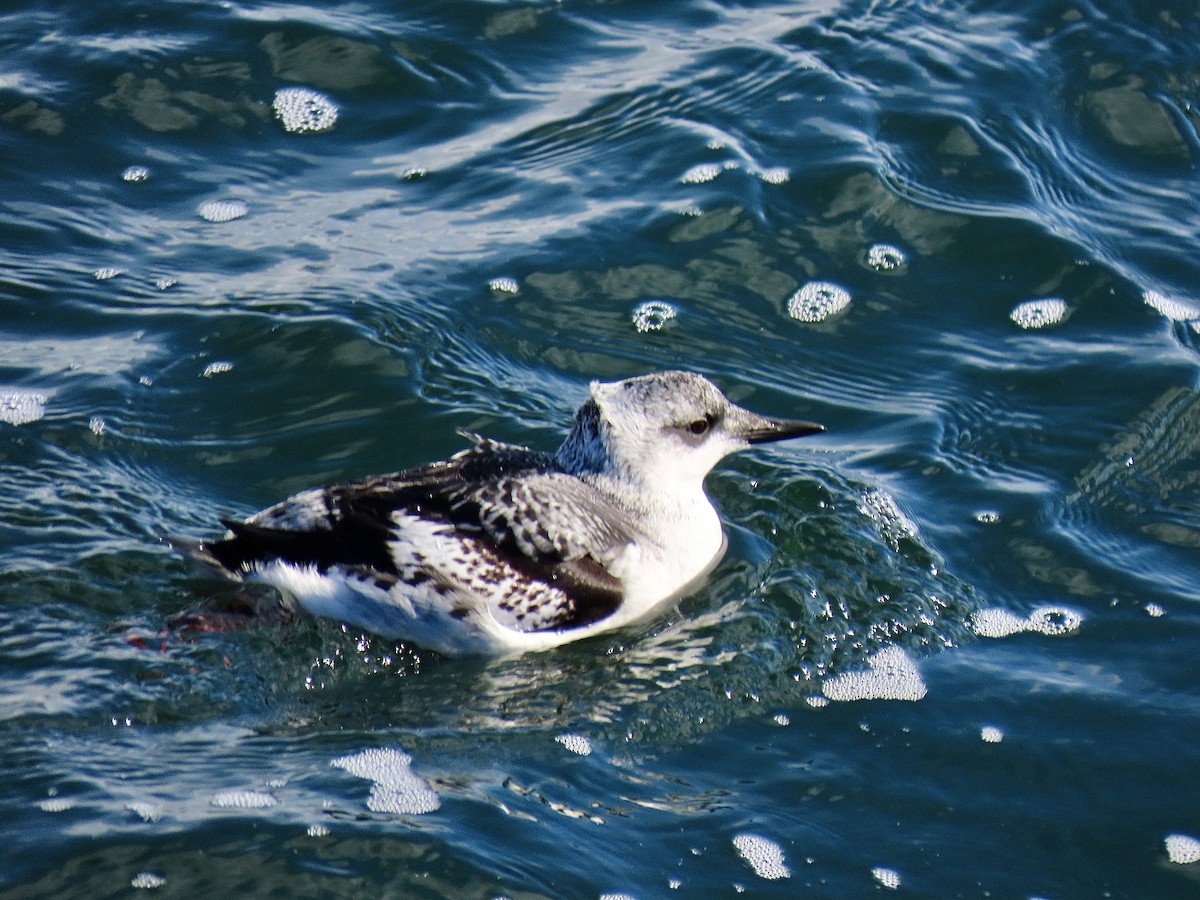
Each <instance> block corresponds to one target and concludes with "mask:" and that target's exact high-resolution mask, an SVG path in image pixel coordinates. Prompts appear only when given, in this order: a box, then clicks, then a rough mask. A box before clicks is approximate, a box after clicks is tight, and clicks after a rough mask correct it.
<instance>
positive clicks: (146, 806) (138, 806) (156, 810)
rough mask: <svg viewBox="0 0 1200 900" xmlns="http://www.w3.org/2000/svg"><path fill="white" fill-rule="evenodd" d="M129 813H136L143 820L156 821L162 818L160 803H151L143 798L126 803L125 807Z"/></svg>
mask: <svg viewBox="0 0 1200 900" xmlns="http://www.w3.org/2000/svg"><path fill="white" fill-rule="evenodd" d="M125 808H126V809H127V810H129V811H130V812H131V813H134V814H135V815H137V816H138V817H139V818H140V819H141V820H142V821H143V822H157V821H158V820H159V819H161V818H162V804H161V803H151V802H148V801H145V800H137V801H135V802H133V803H130V804H127V805H126V807H125Z"/></svg>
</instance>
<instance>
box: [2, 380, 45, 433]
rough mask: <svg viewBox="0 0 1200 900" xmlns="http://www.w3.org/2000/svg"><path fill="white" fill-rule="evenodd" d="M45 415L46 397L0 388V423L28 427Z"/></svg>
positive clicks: (29, 392)
mask: <svg viewBox="0 0 1200 900" xmlns="http://www.w3.org/2000/svg"><path fill="white" fill-rule="evenodd" d="M44 415H46V395H45V394H35V393H32V392H31V391H21V390H10V389H8V388H0V422H7V423H8V424H9V425H28V424H29V423H30V422H36V421H37V420H38V419H40V418H42V417H43V416H44Z"/></svg>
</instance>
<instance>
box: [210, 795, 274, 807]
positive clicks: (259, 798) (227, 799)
mask: <svg viewBox="0 0 1200 900" xmlns="http://www.w3.org/2000/svg"><path fill="white" fill-rule="evenodd" d="M209 802H210V803H211V804H212V805H213V806H217V807H220V808H221V809H268V808H270V807H272V806H275V805H276V804H277V803H279V801H278V800H276V799H275V797H274V796H272V795H271V794H267V793H264V792H263V791H222V792H221V793H219V794H214V795H213V798H212V800H210V801H209Z"/></svg>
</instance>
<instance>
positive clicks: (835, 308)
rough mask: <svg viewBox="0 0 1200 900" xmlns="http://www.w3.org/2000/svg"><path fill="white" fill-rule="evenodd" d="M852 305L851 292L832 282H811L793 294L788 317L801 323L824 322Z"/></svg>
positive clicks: (788, 307) (788, 308)
mask: <svg viewBox="0 0 1200 900" xmlns="http://www.w3.org/2000/svg"><path fill="white" fill-rule="evenodd" d="M849 305H850V292H849V291H847V290H846V289H845V288H843V287H839V286H838V285H836V284H834V283H833V282H831V281H810V282H808V283H807V284H805V285H804V286H803V287H801V288H800V290H798V291H796V293H794V294H792V296H791V298H790V299H789V300H788V302H787V311H788V315H789V316H791V317H792V318H793V319H798V320H799V321H801V322H823V321H824V320H825V319H828V318H829V317H830V316H832V315H836V314H837V313H839V312H841V311H842V310H843V309H845V308H846V307H847V306H849Z"/></svg>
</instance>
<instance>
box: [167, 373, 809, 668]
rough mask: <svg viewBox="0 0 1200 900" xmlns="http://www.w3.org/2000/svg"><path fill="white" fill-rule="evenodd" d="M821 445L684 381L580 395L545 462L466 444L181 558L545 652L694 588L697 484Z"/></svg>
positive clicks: (457, 634) (697, 382) (344, 608)
mask: <svg viewBox="0 0 1200 900" xmlns="http://www.w3.org/2000/svg"><path fill="white" fill-rule="evenodd" d="M823 430H824V428H823V427H822V426H820V425H817V424H814V423H812V422H804V421H797V420H789V419H770V418H765V417H763V416H760V415H757V414H755V413H752V412H750V411H749V410H746V409H742V408H741V407H739V406H736V405H734V404H733V403H730V402H729V400H727V399H726V398H725V396H724V395H723V394H722V393H721V392H720V390H718V389H717V388H716V387H715V386H714V385H713V384H712V382H710V381H709V380H708V379H706V378H704V377H702V376H700V375H696V374H693V373H690V372H679V371H672V372H660V373H656V374H652V375H644V376H641V377H637V378H630V379H627V380H624V381H616V382H612V383H601V382H593V383H592V385H591V396H590V398H589V399H588V400H587V401H586V402H585V403H584V404H583V405H582V406H581V407H580V408H579V411H578V413H577V414H576V416H575V424H574V427H573V428H572V429H571V431H570V433H569V434H568V435H567V437H566V439H565V440H564V441H563V443H562V446H560V447H559V448H558V450H557V451H556V452H554V453H546V452H539V451H535V450H530V449H528V448H526V447H522V446H517V445H514V444H506V443H502V442H499V441H493V440H488V439H486V438H483V437H479V436H478V435H472V434H469V433H466V432H464V434H465V435H466V436H467V437H468V438H469V439H470V440H471V442H472V446H471V447H470V448H468V449H466V450H463V451H461V452H459V453H457V454H455V455H454V456H452V457H450V458H449V459H448V460H445V461H442V462H435V463H431V464H429V465H425V466H420V467H418V468H413V469H408V470H406V471H403V472H398V473H394V474H390V475H378V476H374V477H368V478H363V479H361V480H358V481H350V482H346V483H342V484H335V485H331V486H329V487H321V488H314V489H312V490H307V491H303V492H301V493H299V494H296V495H295V496H293V497H290V498H288V499H287V500H284V501H282V502H281V503H277V504H276V505H274V506H271V507H269V508H267V509H265V510H263V511H262V512H259V513H256V514H255V515H253V516H251V517H250V518H248V519H246V520H244V521H233V520H231V519H223V520H222V524H224V525H225V527H226V528H228V530H229V533H228V534H227V536H226V537H225V538H224V539H222V540H218V541H215V542H210V543H200V544H193V545H190V546H187V547H183V548H182V549H184V551H185V552H187V553H189V554H190V555H191V556H193V557H195V558H198V559H200V560H202V561H203V562H205V563H207V564H208V565H210V566H212V567H214V568H216V569H217V570H219V571H220V572H222V573H223V574H225V575H227V576H228V577H230V578H233V579H235V580H239V581H241V580H245V581H253V582H261V583H265V584H269V585H273V586H274V587H276V588H278V589H279V590H280V591H281V593H282V594H283V595H284V597H285V599H288V600H289V602H295V603H298V604H299V605H300V606H301V607H303V608H304V609H306V610H308V611H309V612H310V613H313V614H315V615H318V616H327V617H330V618H334V619H339V620H341V621H343V622H347V623H350V624H353V625H355V626H357V627H359V628H363V629H365V630H367V631H369V632H373V633H375V634H378V635H381V636H383V637H385V638H390V639H398V640H405V641H410V642H412V643H414V644H417V645H420V646H423V647H426V648H428V649H432V650H435V651H438V652H440V653H443V654H447V655H452V656H461V655H475V654H507V653H513V652H522V651H526V650H539V649H546V648H549V647H553V646H557V645H559V644H564V643H566V642H568V641H574V640H577V639H580V638H584V637H588V636H590V635H593V634H596V633H598V632H602V631H608V630H611V629H614V628H619V627H621V626H623V625H626V624H628V623H630V622H633V621H634V620H636V619H639V618H641V617H643V616H645V615H647V614H648V613H649V612H651V611H652V610H654V609H655V608H657V607H659V606H661V605H662V604H664V603H665V602H666V601H668V600H670V599H672V598H676V597H679V596H681V595H682V594H684V593H686V592H687V591H688V590H689V589H690V588H692V587H693V586H695V585H696V584H697V583H698V582H699V581H700V580H701V579H702V578H703V577H704V576H705V575H707V574H708V572H709V571H711V569H712V568H713V567H714V566H715V565H716V564H717V562H718V561H719V560H720V558H721V556H722V555H723V553H724V551H725V535H724V532H723V530H722V528H721V522H720V519H719V518H718V516H717V512H716V510H715V509H714V508H713V505H712V503H711V502H710V501H709V499H708V496H707V495H706V494H705V491H704V478H705V476H706V475H707V474H708V472H709V471H710V470H711V469H712V468H713V466H714V465H716V463H717V462H719V461H720V460H721V459H722V458H723V457H724V456H726V455H727V454H729V453H731V452H733V451H736V450H741V449H743V448H745V447H748V446H750V445H752V444H761V443H765V442H768V441H779V440H783V439H786V438H793V437H800V436H803V435H810V434H814V433H816V432H819V431H823Z"/></svg>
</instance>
